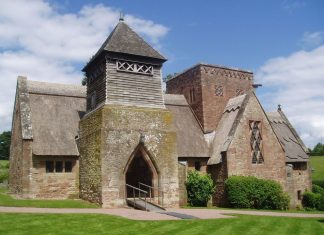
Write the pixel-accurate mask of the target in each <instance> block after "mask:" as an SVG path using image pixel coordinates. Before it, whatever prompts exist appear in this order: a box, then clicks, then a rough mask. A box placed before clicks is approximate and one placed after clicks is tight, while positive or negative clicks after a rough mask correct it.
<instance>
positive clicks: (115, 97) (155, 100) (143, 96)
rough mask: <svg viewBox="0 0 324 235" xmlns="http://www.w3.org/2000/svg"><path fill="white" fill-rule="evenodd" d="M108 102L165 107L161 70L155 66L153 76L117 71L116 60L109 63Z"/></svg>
mask: <svg viewBox="0 0 324 235" xmlns="http://www.w3.org/2000/svg"><path fill="white" fill-rule="evenodd" d="M106 102H107V103H114V104H117V103H118V104H126V105H136V106H152V107H159V108H160V107H164V104H163V98H162V87H161V72H160V68H159V67H154V69H153V76H150V75H143V74H136V73H129V72H123V71H117V69H116V61H109V62H108V63H107V100H106Z"/></svg>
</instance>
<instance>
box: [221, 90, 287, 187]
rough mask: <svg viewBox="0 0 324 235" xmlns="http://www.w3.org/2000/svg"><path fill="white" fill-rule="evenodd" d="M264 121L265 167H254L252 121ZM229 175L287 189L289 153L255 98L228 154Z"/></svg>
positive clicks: (262, 125) (262, 128)
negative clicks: (259, 180) (245, 176)
mask: <svg viewBox="0 0 324 235" xmlns="http://www.w3.org/2000/svg"><path fill="white" fill-rule="evenodd" d="M250 120H254V121H261V136H262V139H263V143H262V147H263V151H262V153H263V156H264V163H262V164H252V157H251V146H250V128H249V121H250ZM227 163H228V175H229V176H231V175H253V176H256V177H258V178H264V179H273V180H276V181H278V182H279V183H280V184H281V185H282V186H283V187H284V188H285V186H286V166H285V165H286V164H285V153H284V151H283V149H282V147H281V145H280V144H279V142H278V139H277V137H276V136H275V134H274V132H273V130H272V128H271V126H270V123H269V122H268V120H267V118H266V116H265V114H264V112H263V111H262V109H261V106H260V104H259V103H258V101H257V99H256V97H255V96H254V95H252V96H251V97H250V99H249V101H248V103H247V106H246V109H245V111H244V113H243V117H242V119H241V120H240V124H239V126H238V127H237V130H236V132H235V135H234V139H233V141H232V142H231V144H230V147H229V150H228V152H227Z"/></svg>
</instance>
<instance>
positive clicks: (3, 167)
mask: <svg viewBox="0 0 324 235" xmlns="http://www.w3.org/2000/svg"><path fill="white" fill-rule="evenodd" d="M8 164H9V161H8V160H0V183H2V182H5V181H7V180H8V177H9V173H8V172H9V169H8V168H9V165H8Z"/></svg>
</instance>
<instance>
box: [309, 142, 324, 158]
mask: <svg viewBox="0 0 324 235" xmlns="http://www.w3.org/2000/svg"><path fill="white" fill-rule="evenodd" d="M311 155H312V156H324V145H323V144H321V143H318V144H316V145H315V147H314V148H313V150H312V151H311Z"/></svg>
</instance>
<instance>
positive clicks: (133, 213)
mask: <svg viewBox="0 0 324 235" xmlns="http://www.w3.org/2000/svg"><path fill="white" fill-rule="evenodd" d="M1 212H6V213H7V212H8V213H53V214H107V215H116V216H121V217H124V218H127V219H132V220H179V219H181V218H182V219H193V218H197V219H220V218H233V216H231V214H241V215H259V216H279V217H296V218H297V217H298V218H324V214H306V213H287V212H265V211H246V210H218V209H175V208H168V209H167V211H166V212H162V213H159V212H146V211H141V210H134V209H129V208H117V209H74V208H73V209H72V208H71V209H61V208H31V207H0V213H1Z"/></svg>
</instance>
